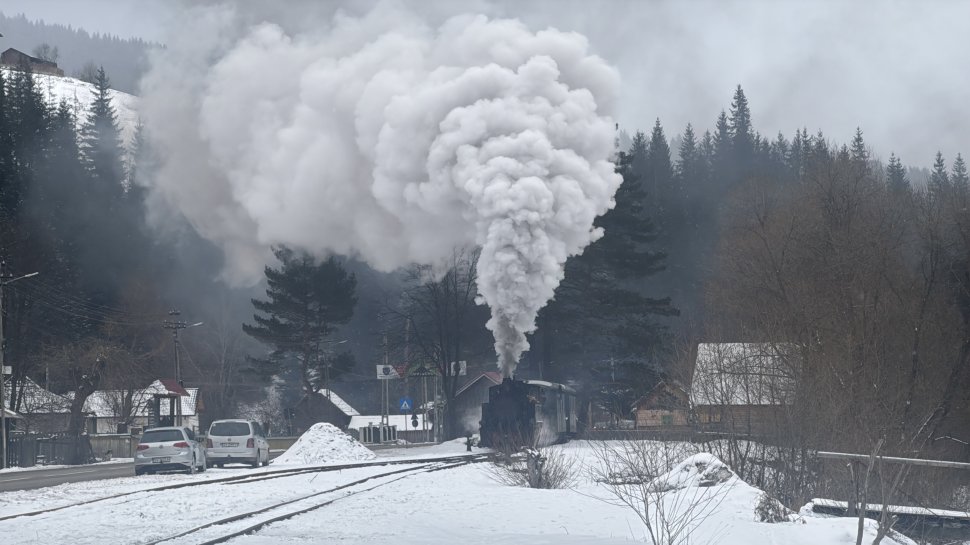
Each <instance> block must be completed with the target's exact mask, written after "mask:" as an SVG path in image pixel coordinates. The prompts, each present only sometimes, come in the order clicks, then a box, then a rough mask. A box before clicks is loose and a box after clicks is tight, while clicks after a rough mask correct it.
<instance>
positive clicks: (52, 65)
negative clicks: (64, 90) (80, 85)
mask: <svg viewBox="0 0 970 545" xmlns="http://www.w3.org/2000/svg"><path fill="white" fill-rule="evenodd" d="M24 65H26V66H29V67H30V70H31V71H32V72H34V73H35V74H50V75H52V76H63V75H64V71H63V70H61V69H60V68H58V67H57V63H56V62H51V61H47V60H44V59H38V58H37V57H32V56H30V55H28V54H26V53H24V52H23V51H19V50H17V49H14V48H12V47H11V48H10V49H7V50H6V51H4V52H3V53H0V66H4V67H6V68H11V69H14V70H16V69H18V68H20V67H21V66H24Z"/></svg>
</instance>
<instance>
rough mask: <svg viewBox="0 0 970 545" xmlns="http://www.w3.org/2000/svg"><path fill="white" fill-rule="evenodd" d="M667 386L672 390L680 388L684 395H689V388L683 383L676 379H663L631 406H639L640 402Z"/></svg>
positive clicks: (634, 407)
mask: <svg viewBox="0 0 970 545" xmlns="http://www.w3.org/2000/svg"><path fill="white" fill-rule="evenodd" d="M665 387H666V388H670V389H671V390H680V391H681V392H683V394H684V395H687V388H684V387H683V385H681V384H680V382H678V381H676V380H662V381H660V382H658V383H657V385H656V386H654V387H653V388H651V389H650V391H649V392H647V393H646V394H645V395H642V396H640V397H639V398H637V400H636V401H634V402H633V406H632V407H631V408H632V409H636V408H637V407H639V406H640V402H642V401H643V400H645V399H648V398H649V397H650V396H652V395H653V394H654V393H655V392H657V391H658V390H660V389H661V388H665Z"/></svg>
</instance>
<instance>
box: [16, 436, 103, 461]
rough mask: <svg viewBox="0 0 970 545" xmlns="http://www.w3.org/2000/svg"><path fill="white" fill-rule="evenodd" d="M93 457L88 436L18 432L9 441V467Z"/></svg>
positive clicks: (83, 459) (90, 458) (86, 459)
mask: <svg viewBox="0 0 970 545" xmlns="http://www.w3.org/2000/svg"><path fill="white" fill-rule="evenodd" d="M92 459H93V457H92V452H91V443H90V441H89V440H88V437H87V436H84V435H82V436H81V437H67V436H63V435H39V434H17V435H12V436H10V437H9V438H8V441H7V467H32V466H35V465H48V464H73V463H76V462H77V461H81V462H82V463H86V462H89V461H91V460H92Z"/></svg>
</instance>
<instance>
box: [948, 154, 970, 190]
mask: <svg viewBox="0 0 970 545" xmlns="http://www.w3.org/2000/svg"><path fill="white" fill-rule="evenodd" d="M950 181H951V182H953V185H954V186H955V187H958V188H960V189H967V186H968V184H970V177H968V176H967V163H966V162H965V161H964V160H963V156H961V155H960V154H959V153H958V154H957V158H956V159H954V160H953V172H952V176H950Z"/></svg>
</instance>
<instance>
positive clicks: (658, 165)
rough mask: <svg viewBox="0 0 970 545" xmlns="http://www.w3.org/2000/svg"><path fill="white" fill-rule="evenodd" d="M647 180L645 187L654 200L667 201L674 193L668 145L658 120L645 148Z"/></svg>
mask: <svg viewBox="0 0 970 545" xmlns="http://www.w3.org/2000/svg"><path fill="white" fill-rule="evenodd" d="M647 165H648V166H647V169H648V170H647V179H646V180H645V181H646V187H647V189H648V191H650V193H651V194H652V195H653V196H654V198H659V199H664V200H668V201H669V199H670V198H671V196H672V194H673V193H674V192H673V191H672V190H673V188H672V181H673V177H674V169H673V165H672V164H671V160H670V145H669V144H668V143H667V137H666V136H665V135H664V129H663V126H662V125H661V124H660V119H659V118H658V119H657V121H656V123H654V125H653V131H652V132H651V133H650V143H649V144H648V146H647Z"/></svg>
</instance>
